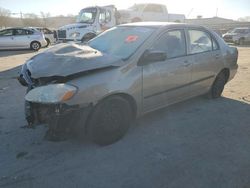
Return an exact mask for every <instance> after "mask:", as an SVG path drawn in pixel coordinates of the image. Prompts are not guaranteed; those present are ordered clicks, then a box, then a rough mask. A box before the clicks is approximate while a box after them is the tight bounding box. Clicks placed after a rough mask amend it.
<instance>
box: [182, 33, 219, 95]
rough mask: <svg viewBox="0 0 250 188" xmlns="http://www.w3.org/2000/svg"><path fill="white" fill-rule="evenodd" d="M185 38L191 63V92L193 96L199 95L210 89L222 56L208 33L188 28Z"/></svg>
mask: <svg viewBox="0 0 250 188" xmlns="http://www.w3.org/2000/svg"><path fill="white" fill-rule="evenodd" d="M187 36H188V37H187V38H188V42H187V47H188V55H189V56H190V58H192V61H193V66H192V82H191V86H192V89H191V91H192V92H193V95H199V94H202V93H206V92H207V91H208V90H209V89H210V87H211V85H212V83H213V81H214V78H215V77H216V73H217V71H218V70H219V67H220V66H221V63H222V62H221V61H222V55H221V53H220V50H219V46H218V43H217V42H216V41H215V39H213V38H212V36H211V34H210V33H209V32H207V31H205V30H202V29H195V28H190V29H188V30H187Z"/></svg>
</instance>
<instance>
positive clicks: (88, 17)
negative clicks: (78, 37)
mask: <svg viewBox="0 0 250 188" xmlns="http://www.w3.org/2000/svg"><path fill="white" fill-rule="evenodd" d="M96 14H97V9H96V8H87V9H82V10H81V11H80V13H79V15H78V17H77V20H76V21H77V22H78V23H94V21H95V18H96Z"/></svg>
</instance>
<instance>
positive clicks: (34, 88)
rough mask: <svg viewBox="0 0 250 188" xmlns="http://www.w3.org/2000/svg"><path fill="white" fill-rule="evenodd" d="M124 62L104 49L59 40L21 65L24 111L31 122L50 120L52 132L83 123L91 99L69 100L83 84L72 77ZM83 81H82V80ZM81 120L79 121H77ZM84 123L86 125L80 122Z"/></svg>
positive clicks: (29, 123)
mask: <svg viewBox="0 0 250 188" xmlns="http://www.w3.org/2000/svg"><path fill="white" fill-rule="evenodd" d="M123 64H124V61H122V60H121V59H120V58H118V57H115V56H112V55H109V54H105V53H102V52H100V51H98V50H96V49H93V48H91V47H89V46H80V45H76V44H58V45H56V46H55V47H53V48H50V49H49V50H46V51H44V52H43V53H40V54H38V55H36V56H34V57H32V58H31V59H29V60H28V61H27V62H26V63H25V64H24V65H23V67H22V70H21V73H20V77H19V78H18V80H19V82H20V83H21V84H22V85H23V86H26V87H28V88H27V93H26V96H25V115H26V120H27V122H28V125H29V126H34V125H36V124H41V123H48V125H49V132H52V133H51V134H52V135H53V134H54V133H57V132H60V133H61V132H63V130H66V131H67V130H68V129H71V130H72V129H73V126H74V125H79V123H80V124H84V123H85V120H83V119H84V118H86V117H87V115H86V114H88V113H89V111H90V109H91V108H92V106H91V105H92V104H91V103H92V102H93V101H89V100H88V102H87V104H86V101H87V99H85V98H80V99H79V98H78V100H77V101H75V102H74V103H70V101H71V98H72V100H73V99H74V97H76V96H75V95H77V94H78V93H80V92H78V91H80V90H81V93H83V92H86V93H88V92H87V91H85V90H84V91H83V90H82V88H80V87H82V86H80V87H79V86H75V85H72V84H70V82H71V81H72V80H77V79H78V78H80V77H85V76H86V77H87V75H90V74H91V75H92V74H95V73H97V72H98V71H103V70H104V69H105V70H107V69H113V68H114V67H119V66H122V65H123ZM80 85H81V84H80ZM78 122H79V123H78ZM81 127H85V126H84V125H81Z"/></svg>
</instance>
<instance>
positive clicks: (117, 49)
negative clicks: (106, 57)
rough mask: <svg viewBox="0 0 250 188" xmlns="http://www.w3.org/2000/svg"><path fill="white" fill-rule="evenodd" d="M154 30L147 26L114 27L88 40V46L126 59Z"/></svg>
mask: <svg viewBox="0 0 250 188" xmlns="http://www.w3.org/2000/svg"><path fill="white" fill-rule="evenodd" d="M154 30H155V29H154V28H149V27H131V26H120V27H114V28H112V29H110V30H108V31H106V32H104V33H102V34H101V35H99V36H98V37H96V38H94V39H93V40H91V41H89V46H90V47H92V48H95V49H97V50H99V51H101V52H103V53H108V54H112V55H115V56H117V57H119V58H121V59H127V58H129V57H130V56H131V55H132V54H133V53H134V52H135V51H136V50H137V49H138V48H139V47H140V46H141V45H142V44H143V42H144V41H145V40H146V39H147V38H148V37H149V36H150V35H151V34H152V33H153V31H154Z"/></svg>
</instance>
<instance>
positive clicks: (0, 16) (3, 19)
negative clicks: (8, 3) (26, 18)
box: [0, 7, 11, 27]
mask: <svg viewBox="0 0 250 188" xmlns="http://www.w3.org/2000/svg"><path fill="white" fill-rule="evenodd" d="M10 14H11V12H10V11H9V10H8V9H5V8H1V7H0V27H7V26H8V25H7V24H8V20H9V17H10Z"/></svg>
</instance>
